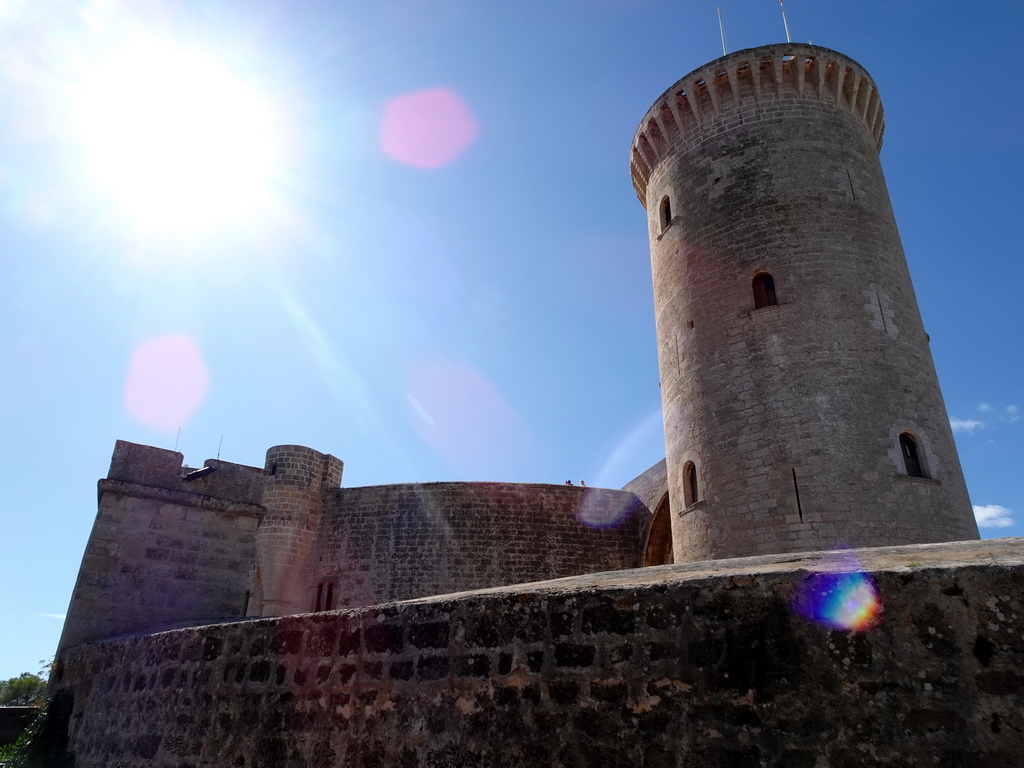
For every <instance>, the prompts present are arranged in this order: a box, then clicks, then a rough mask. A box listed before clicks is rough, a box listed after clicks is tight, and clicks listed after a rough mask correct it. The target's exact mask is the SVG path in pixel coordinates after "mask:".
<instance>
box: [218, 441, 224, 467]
mask: <svg viewBox="0 0 1024 768" xmlns="http://www.w3.org/2000/svg"><path fill="white" fill-rule="evenodd" d="M222 447H224V435H221V436H220V442H219V443H217V461H220V449H221V448H222Z"/></svg>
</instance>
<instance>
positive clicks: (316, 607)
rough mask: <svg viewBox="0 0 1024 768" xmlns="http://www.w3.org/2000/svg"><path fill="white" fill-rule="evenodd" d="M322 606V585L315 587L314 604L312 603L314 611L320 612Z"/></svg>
mask: <svg viewBox="0 0 1024 768" xmlns="http://www.w3.org/2000/svg"><path fill="white" fill-rule="evenodd" d="M323 605H324V583H323V582H320V583H319V584H317V585H316V602H314V603H313V610H314V611H322V610H323Z"/></svg>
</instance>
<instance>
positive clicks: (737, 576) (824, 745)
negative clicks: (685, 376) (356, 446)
mask: <svg viewBox="0 0 1024 768" xmlns="http://www.w3.org/2000/svg"><path fill="white" fill-rule="evenodd" d="M1022 544H1024V542H1022V541H1021V540H1020V539H1009V540H1001V541H998V540H997V541H982V542H965V543H960V544H945V545H923V546H914V547H893V548H885V549H879V550H874V551H862V552H857V553H852V554H854V555H856V556H857V557H859V558H860V559H861V562H862V565H863V567H864V568H865V569H866V570H867V571H868V572H869V573H870V574H871V575H872V577H873V579H874V581H875V583H876V585H877V589H878V594H879V598H880V601H881V604H882V606H883V608H884V616H883V618H882V620H881V623H880V624H879V625H878V626H877V627H875V628H874V629H872V630H871V631H870V632H866V633H853V632H848V631H845V630H840V629H830V628H828V627H825V626H821V625H819V624H816V623H814V622H812V621H808V620H805V619H803V618H801V617H800V616H799V615H797V613H796V612H795V611H794V604H796V603H799V602H800V601H801V600H802V599H803V597H806V594H807V593H806V590H807V589H808V588H809V587H810V586H812V585H813V586H815V587H816V588H817V589H820V586H819V585H818V582H816V581H815V579H816V578H817V577H815V576H814V574H815V573H819V572H829V571H831V570H832V569H833V568H834V567H835V563H834V561H833V560H831V559H830V556H829V555H827V554H825V555H822V554H817V555H803V556H800V555H788V556H774V557H764V558H749V559H741V560H734V561H719V562H715V563H700V564H696V565H692V566H663V567H660V568H652V569H644V570H639V571H626V572H619V573H606V574H600V575H593V576H583V577H578V578H573V579H562V580H558V581H553V582H545V583H538V584H530V585H523V586H516V587H505V588H501V589H494V590H486V591H480V592H474V593H466V594H460V595H450V596H445V597H435V598H429V599H423V600H417V601H413V602H406V603H398V604H391V605H383V606H375V607H370V608H364V609H355V610H343V611H335V612H327V613H320V614H306V615H300V616H290V617H283V618H275V619H264V620H259V621H253V622H245V623H234V624H220V625H216V626H210V627H201V628H194V629H183V630H175V631H171V632H164V633H159V634H154V635H149V636H146V637H138V638H130V639H124V640H117V641H112V642H102V643H93V644H90V645H85V646H81V647H79V648H77V649H74V650H72V651H69V652H67V653H65V654H64V656H63V658H62V662H61V666H60V668H59V670H58V673H57V676H56V678H55V682H54V691H55V694H56V703H57V704H58V706H56V707H55V708H54V709H55V711H56V712H58V713H59V712H61V711H62V710H63V711H64V712H66V716H67V721H66V722H65V723H63V727H66V728H67V730H68V733H69V737H70V738H69V744H70V748H71V750H73V752H74V758H75V763H74V764H75V766H76V768H93V767H94V766H95V767H96V768H99V766H107V765H115V764H116V765H119V766H122V768H131V767H132V766H140V768H141V767H142V766H146V768H164V767H165V766H166V767H167V768H170V767H171V766H180V765H206V766H222V765H245V766H247V767H248V768H278V766H312V765H315V766H318V767H319V768H330V767H331V766H343V765H346V766H347V765H362V766H369V765H388V766H391V765H417V766H443V765H464V766H488V765H503V766H537V767H538V768H539V767H541V766H543V768H548V767H549V766H551V765H553V764H558V765H601V766H636V765H644V766H661V765H665V766H668V765H689V766H699V767H701V768H703V767H705V766H708V767H710V766H731V767H737V766H740V767H743V766H750V768H754V767H755V766H767V767H769V768H813V767H814V766H821V765H828V766H849V767H851V768H852V767H853V766H869V765H870V766H889V767H890V768H896V767H897V766H899V767H900V768H903V766H908V765H929V766H930V765H945V766H970V765H986V766H992V768H1010V766H1018V765H1019V757H1020V755H1021V754H1024V736H1022V734H1024V693H1022V692H1024V677H1022V675H1021V669H1022V667H1024V639H1022V638H1024V602H1022V599H1021V590H1020V573H1021V568H1022V566H1024V558H1022V556H1021V547H1022ZM802 596H803V597H802ZM61 726H62V724H61V723H53V724H52V727H53V728H54V729H57V730H59V729H60V727H61Z"/></svg>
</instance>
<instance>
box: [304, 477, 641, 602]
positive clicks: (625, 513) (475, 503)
mask: <svg viewBox="0 0 1024 768" xmlns="http://www.w3.org/2000/svg"><path fill="white" fill-rule="evenodd" d="M649 522H650V513H649V512H648V510H647V508H646V507H644V506H643V504H641V503H640V501H639V500H638V499H637V497H636V496H634V495H633V494H632V493H628V492H624V491H614V490H606V489H602V488H581V487H579V486H568V485H540V484H529V483H422V484H421V483H413V484H403V485H383V486H369V487H363V488H341V489H334V490H332V491H330V492H328V493H327V494H326V495H325V497H324V502H323V512H322V514H321V522H320V525H319V528H318V529H317V532H316V537H315V543H314V545H313V548H312V550H311V552H310V556H309V557H308V558H307V560H306V565H305V568H304V569H303V577H302V580H301V588H300V589H301V594H298V595H297V596H296V597H295V601H294V602H295V604H296V605H297V606H298V608H297V610H307V611H308V610H313V609H314V607H315V605H316V601H317V594H318V592H319V593H320V594H321V595H323V596H324V600H325V599H326V592H325V591H321V590H319V589H318V585H327V584H330V585H331V587H332V588H331V592H332V595H333V598H334V604H333V607H339V608H340V607H350V606H361V605H372V604H374V603H381V602H388V601H392V600H407V599H410V598H415V597H426V596H429V595H438V594H446V593H451V592H462V591H465V590H472V589H481V588H485V587H496V586H501V585H504V584H520V583H524V582H530V581H543V580H547V579H555V578H560V577H563V576H576V575H580V574H584V573H593V572H596V571H607V570H618V569H622V568H635V567H637V566H638V565H640V560H639V558H640V548H641V545H642V541H643V536H644V532H645V529H646V526H647V524H648V523H649ZM322 605H324V602H322Z"/></svg>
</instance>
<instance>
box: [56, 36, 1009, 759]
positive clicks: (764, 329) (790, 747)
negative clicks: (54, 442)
mask: <svg viewBox="0 0 1024 768" xmlns="http://www.w3.org/2000/svg"><path fill="white" fill-rule="evenodd" d="M883 126H884V120H883V112H882V107H881V101H880V98H879V95H878V92H877V90H876V88H875V85H874V83H873V81H872V80H871V78H870V76H869V75H868V74H867V73H866V71H865V70H864V69H863V68H862V67H860V65H858V64H857V63H856V62H854V61H852V60H851V59H849V58H847V57H845V56H843V55H842V54H839V53H837V52H835V51H831V50H828V49H825V48H821V47H817V46H811V45H800V44H778V45H770V46H764V47H761V48H756V49H749V50H744V51H739V52H736V53H733V54H729V55H727V56H725V57H722V58H720V59H717V60H716V61H713V62H711V63H709V64H707V65H705V66H704V67H701V68H700V69H697V70H695V71H694V72H692V73H690V74H689V75H687V76H686V77H684V78H683V79H682V80H680V81H679V82H677V83H676V84H675V85H673V86H672V87H671V88H670V89H669V90H668V91H666V92H665V93H664V94H663V95H662V96H660V97H659V98H658V99H657V100H656V101H655V103H654V106H652V107H651V109H650V110H649V111H648V113H647V115H645V116H644V118H643V120H642V122H641V124H640V128H639V129H638V131H637V133H636V136H635V137H634V140H633V145H632V153H631V171H632V177H633V183H634V187H635V188H636V191H637V194H638V196H639V198H640V202H641V203H642V204H643V205H644V207H645V209H646V211H647V214H648V226H649V230H650V240H651V256H652V268H653V274H654V290H655V310H656V325H657V334H658V349H659V365H660V369H661V382H662V394H663V405H664V416H665V434H666V450H667V457H666V460H665V461H664V462H661V463H659V464H658V465H655V466H654V467H652V468H651V469H649V470H648V471H646V472H644V473H643V474H641V475H640V476H639V477H637V478H636V480H634V481H632V482H631V483H629V484H628V485H627V486H626V487H625V488H623V489H622V490H609V489H599V488H586V487H577V486H569V485H565V486H551V485H530V484H511V483H509V484H503V483H428V484H406V485H390V486H377V487H367V488H343V487H341V479H342V462H341V461H340V460H338V459H337V458H335V457H333V456H330V455H326V454H323V453H320V452H318V451H315V450H312V449H310V448H305V447H301V446H278V447H275V448H271V449H270V450H269V451H268V453H267V460H266V464H265V466H264V467H263V468H256V467H247V466H242V465H238V464H232V463H229V462H224V461H218V460H209V461H207V462H206V463H205V464H204V465H203V466H202V467H199V468H190V467H185V466H183V465H182V461H183V459H182V456H181V454H178V453H175V452H172V451H166V450H161V449H157V448H151V447H147V446H141V445H135V444H131V443H126V442H120V441H119V442H118V443H117V445H116V447H115V450H114V456H113V460H112V462H111V468H110V472H109V473H108V476H107V478H105V479H103V480H101V481H100V484H99V513H98V515H97V518H96V523H95V526H94V529H93V532H92V535H91V536H90V539H89V542H88V546H87V549H86V552H85V556H84V559H83V563H82V568H81V571H80V574H79V578H78V583H77V584H76V587H75V591H74V594H73V597H72V601H71V605H70V607H69V610H68V615H67V620H66V623H65V628H64V634H63V636H62V639H61V643H60V649H59V654H58V665H57V671H56V673H55V675H54V679H53V680H52V682H51V687H52V690H53V693H54V697H53V703H52V705H51V712H50V714H49V716H48V717H47V718H46V726H45V728H46V729H47V730H46V733H47V734H48V736H47V742H48V743H49V744H50V745H51V746H52V748H53V749H54V750H56V752H55V754H56V753H59V755H60V759H61V760H64V761H65V763H66V764H69V765H77V766H100V765H119V766H134V765H140V766H141V765H146V766H151V765H153V766H176V767H177V766H186V765H187V766H196V765H204V766H207V765H209V766H219V765H238V766H278V765H295V766H314V765H316V766H321V765H324V766H327V765H339V766H340V765H366V766H370V765H409V766H415V765H430V766H462V765H466V766H470V765H473V766H475V765H537V766H540V765H556V764H558V765H652V766H653V765H659V766H660V765H666V766H667V765H679V766H684V765H685V766H705V765H707V766H712V765H713V766H747V765H749V766H769V765H770V766H776V765H777V766H807V768H812V767H813V768H822V767H823V766H832V765H835V766H840V765H841V766H853V765H936V764H939V765H951V766H952V765H973V764H980V763H981V762H984V763H987V764H991V765H1018V764H1019V763H1020V761H1021V760H1024V745H1022V741H1024V736H1022V733H1024V715H1022V714H1021V713H1022V712H1024V707H1022V706H1021V704H1022V703H1024V702H1022V701H1021V698H1022V697H1021V693H1020V691H1021V690H1024V688H1022V686H1021V685H1020V683H1022V682H1024V673H1021V671H1020V670H1021V666H1020V662H1021V661H1022V660H1024V631H1022V630H1024V605H1022V601H1021V597H1020V594H1021V592H1020V578H1021V573H1022V571H1021V567H1022V565H1024V558H1022V556H1021V550H1020V546H1019V542H1018V541H1016V540H1006V541H1005V542H1001V543H998V544H993V543H991V542H977V541H973V540H976V539H977V538H978V532H977V527H976V525H975V522H974V518H973V514H972V511H971V505H970V502H969V499H968V496H967V491H966V488H965V485H964V481H963V477H962V474H961V471H960V467H959V461H958V458H957V455H956V450H955V447H954V444H953V438H952V434H951V431H950V428H949V423H948V419H947V416H946V412H945V407H944V405H943V402H942V397H941V394H940V391H939V387H938V382H937V380H936V376H935V371H934V366H933V364H932V362H931V356H930V353H929V350H928V337H927V335H926V334H925V332H924V328H923V326H922V322H921V318H920V315H919V312H918V309H917V305H916V302H915V299H914V294H913V289H912V286H911V283H910V277H909V273H908V270H907V267H906V262H905V259H904V256H903V252H902V247H901V245H900V240H899V235H898V232H897V229H896V224H895V221H894V217H893V213H892V209H891V205H890V203H889V199H888V193H887V191H886V187H885V181H884V178H883V175H882V171H881V166H880V163H879V154H878V152H879V148H880V146H881V141H882V132H883ZM944 542H947V543H944ZM845 547H853V548H856V549H855V550H854V552H855V555H850V556H835V555H830V554H829V552H830V551H834V550H836V549H840V548H845ZM851 558H856V560H857V562H858V563H859V565H851V563H852V562H854V560H853V559H851ZM673 564H674V565H673ZM645 566H646V567H645ZM652 566H662V567H657V568H655V567H652ZM863 571H868V572H870V573H871V576H870V577H867V576H865V575H864V573H863ZM837 573H839V574H844V575H843V576H842V578H839V579H838V581H836V579H835V578H833V581H828V579H829V578H830V577H835V576H836V574H837ZM854 576H857V577H860V578H861V579H863V580H864V581H863V583H864V584H866V585H867V586H862V589H863V590H868V591H872V590H875V591H877V596H876V598H875V599H876V600H877V601H878V605H879V607H878V612H881V611H884V620H883V621H882V623H881V624H878V625H877V626H875V628H873V629H871V628H870V627H871V626H872V625H870V624H866V625H864V626H855V625H854V624H852V623H844V622H842V621H830V622H829V621H826V622H825V624H824V625H822V624H821V623H816V622H814V621H810V620H807V618H806V615H807V613H806V611H804V610H803V608H801V607H800V606H804V604H805V603H806V602H807V601H808V600H811V597H808V594H809V593H808V591H807V590H808V585H810V589H811V592H814V593H817V592H819V591H820V592H821V594H826V593H828V594H830V593H831V592H833V591H836V590H838V589H839V587H838V586H836V584H837V583H839V582H843V583H845V581H844V580H848V579H851V578H853V577H854ZM822 579H824V580H825V581H822ZM873 594H874V593H873ZM855 630H861V631H855ZM965 702H969V705H968V706H965V704H964V703H965ZM67 761H70V762H67Z"/></svg>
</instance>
